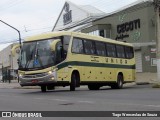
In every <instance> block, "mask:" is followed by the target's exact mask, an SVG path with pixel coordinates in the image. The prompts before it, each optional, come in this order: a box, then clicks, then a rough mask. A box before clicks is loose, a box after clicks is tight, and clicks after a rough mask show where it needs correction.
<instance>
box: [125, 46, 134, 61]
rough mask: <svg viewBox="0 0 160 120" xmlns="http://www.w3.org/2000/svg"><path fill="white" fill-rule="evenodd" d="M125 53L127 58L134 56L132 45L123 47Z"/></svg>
mask: <svg viewBox="0 0 160 120" xmlns="http://www.w3.org/2000/svg"><path fill="white" fill-rule="evenodd" d="M125 54H126V58H127V59H131V58H133V57H134V52H133V48H132V47H127V46H126V47H125Z"/></svg>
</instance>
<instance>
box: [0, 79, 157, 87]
mask: <svg viewBox="0 0 160 120" xmlns="http://www.w3.org/2000/svg"><path fill="white" fill-rule="evenodd" d="M135 84H136V85H147V84H156V81H145V80H144V79H142V80H140V79H138V80H136V81H135V82H133V83H127V84H124V86H133V85H135ZM0 88H4V89H5V88H13V89H40V87H39V86H25V87H21V86H20V84H19V83H18V80H11V82H10V83H9V82H8V81H7V82H2V81H1V82H0Z"/></svg>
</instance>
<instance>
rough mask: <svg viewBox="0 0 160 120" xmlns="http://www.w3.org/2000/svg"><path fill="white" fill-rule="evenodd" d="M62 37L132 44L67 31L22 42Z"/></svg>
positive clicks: (32, 37)
mask: <svg viewBox="0 0 160 120" xmlns="http://www.w3.org/2000/svg"><path fill="white" fill-rule="evenodd" d="M64 35H68V36H74V37H78V38H85V39H91V40H98V41H101V42H109V43H113V44H121V45H127V46H132V44H130V43H125V42H120V41H116V40H113V39H109V38H103V37H101V36H96V35H89V34H86V33H80V32H69V31H58V32H49V33H43V34H39V35H34V36H31V37H28V38H26V39H25V40H24V42H31V41H37V40H42V39H49V38H53V37H58V36H64Z"/></svg>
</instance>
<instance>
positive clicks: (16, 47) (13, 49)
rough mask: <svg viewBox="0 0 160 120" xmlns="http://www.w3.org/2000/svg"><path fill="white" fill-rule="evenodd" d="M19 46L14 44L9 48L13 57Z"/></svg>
mask: <svg viewBox="0 0 160 120" xmlns="http://www.w3.org/2000/svg"><path fill="white" fill-rule="evenodd" d="M19 47H20V44H17V45H14V46H13V47H12V49H11V53H12V56H13V57H14V56H15V55H16V53H19V50H18V48H19Z"/></svg>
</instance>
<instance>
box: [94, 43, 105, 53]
mask: <svg viewBox="0 0 160 120" xmlns="http://www.w3.org/2000/svg"><path fill="white" fill-rule="evenodd" d="M95 45H96V52H97V55H100V56H106V48H105V44H104V43H102V42H95Z"/></svg>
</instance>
